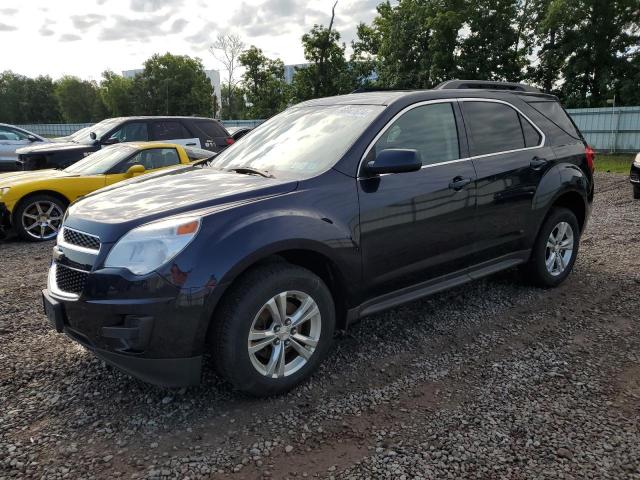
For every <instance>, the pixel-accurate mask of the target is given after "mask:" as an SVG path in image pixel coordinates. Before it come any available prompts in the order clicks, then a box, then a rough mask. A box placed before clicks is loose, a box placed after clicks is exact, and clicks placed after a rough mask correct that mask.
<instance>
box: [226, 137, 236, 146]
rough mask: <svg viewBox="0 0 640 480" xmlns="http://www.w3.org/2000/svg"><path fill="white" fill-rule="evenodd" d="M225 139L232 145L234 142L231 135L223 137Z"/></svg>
mask: <svg viewBox="0 0 640 480" xmlns="http://www.w3.org/2000/svg"><path fill="white" fill-rule="evenodd" d="M225 141H226V142H227V145H233V144H234V142H235V140H234V139H233V138H231V137H227V138H225Z"/></svg>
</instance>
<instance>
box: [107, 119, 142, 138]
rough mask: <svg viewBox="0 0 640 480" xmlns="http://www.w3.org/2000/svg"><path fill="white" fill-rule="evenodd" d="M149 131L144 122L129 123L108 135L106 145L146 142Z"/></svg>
mask: <svg viewBox="0 0 640 480" xmlns="http://www.w3.org/2000/svg"><path fill="white" fill-rule="evenodd" d="M147 140H149V131H148V129H147V123H146V122H129V123H125V124H124V125H123V126H122V127H121V128H119V129H118V130H116V131H115V132H113V133H112V134H111V135H109V138H108V142H107V143H122V142H146V141H147Z"/></svg>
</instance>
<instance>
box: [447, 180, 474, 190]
mask: <svg viewBox="0 0 640 480" xmlns="http://www.w3.org/2000/svg"><path fill="white" fill-rule="evenodd" d="M470 183H471V179H470V178H462V177H456V178H454V179H453V180H451V183H449V188H450V189H452V190H455V191H458V190H462V189H463V188H464V186H465V185H469V184H470Z"/></svg>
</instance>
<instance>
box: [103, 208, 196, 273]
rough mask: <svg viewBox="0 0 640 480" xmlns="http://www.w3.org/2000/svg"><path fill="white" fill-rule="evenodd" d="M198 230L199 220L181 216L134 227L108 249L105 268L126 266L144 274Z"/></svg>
mask: <svg viewBox="0 0 640 480" xmlns="http://www.w3.org/2000/svg"><path fill="white" fill-rule="evenodd" d="M198 230H200V219H199V218H194V217H180V218H172V219H169V220H162V221H159V222H153V223H149V224H147V225H142V226H141V227H138V228H134V229H133V230H131V231H130V232H129V233H127V234H126V235H125V236H124V237H122V238H121V239H120V240H119V241H118V243H116V245H115V247H113V249H112V250H111V252H109V256H108V257H107V260H106V261H105V263H104V266H105V267H121V268H127V269H129V270H130V271H131V272H132V273H133V274H135V275H145V274H147V273H149V272H152V271H153V270H155V269H156V268H158V267H160V266H162V265H164V264H165V263H167V262H168V261H169V260H171V259H172V258H173V257H175V256H176V255H178V253H180V252H181V251H182V250H184V248H185V247H186V246H187V245H189V243H190V242H191V241H192V240H193V239H194V238H195V236H196V235H197V233H198Z"/></svg>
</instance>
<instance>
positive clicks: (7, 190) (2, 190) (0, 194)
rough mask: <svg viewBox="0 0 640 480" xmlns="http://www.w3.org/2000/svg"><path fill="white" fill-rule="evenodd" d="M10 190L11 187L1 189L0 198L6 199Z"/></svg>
mask: <svg viewBox="0 0 640 480" xmlns="http://www.w3.org/2000/svg"><path fill="white" fill-rule="evenodd" d="M9 190H11V188H9V187H3V188H0V197H4V196H5V195H6V194H7V193H9Z"/></svg>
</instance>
